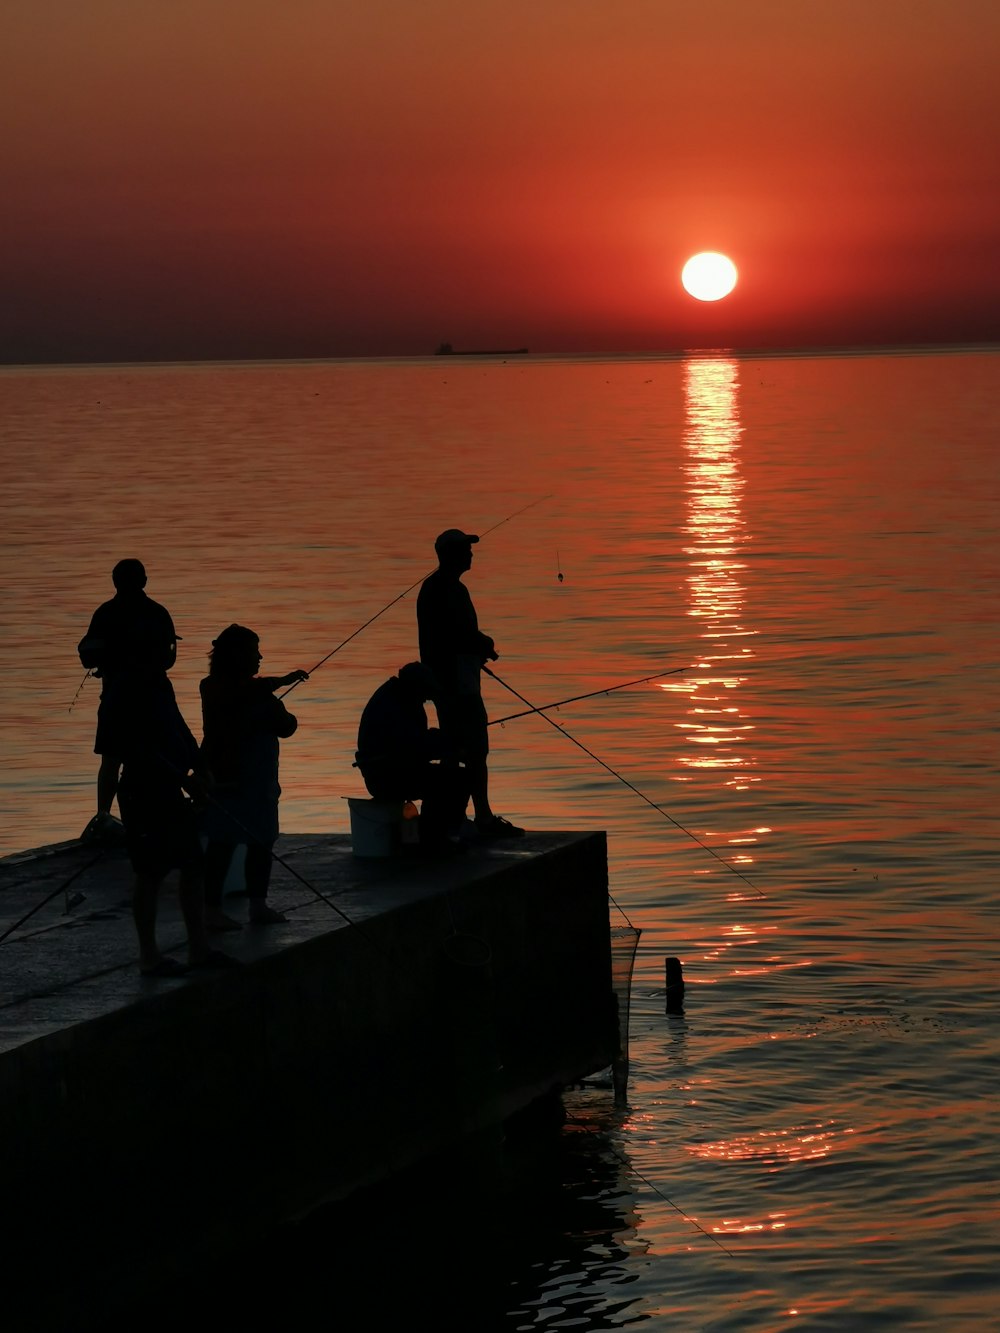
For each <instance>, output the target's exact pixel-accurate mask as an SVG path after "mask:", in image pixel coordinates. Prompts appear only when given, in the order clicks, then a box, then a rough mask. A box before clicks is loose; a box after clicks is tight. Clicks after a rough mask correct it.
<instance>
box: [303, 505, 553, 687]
mask: <svg viewBox="0 0 1000 1333" xmlns="http://www.w3.org/2000/svg"><path fill="white" fill-rule="evenodd" d="M553 494H554V492H553V491H550V492H549V493H548V494H547V495H540V496H539V497H538V499H537V500H532V501H531V503H530V504H526V505H524V506H522V508H520V509H515V510H514V512H513V514H508V515H507V517H506V518H502V519H501V520H500V522H499V523H494V524H493V526H492V527H491V528H487V529H486V530H485V531H484V532H483V534H482V535H483V536H484V537H487V536H489V534H490V533H491V532H496V530H497V528H502V527H503V525H504V524H505V523H509V522H510V521H511V519H512V518H517V516H518V515H519V514H523V513H525V512H526V510H528V509H533V508H534V507H535V505H538V504H541V503H542V501H543V500H550V499H551V498H552V496H553ZM431 573H433V570H431V571H430V572H429V573H428V574H423V575H421V577H420V578H419V579H417V580H416V582H415V583H411V584H410V586H409V587H408V588H404V589H403V591H402V592H401V593H400V594H399V596H398V597H394V598H393V599H392V601H391V602H386V604H385V606H383V607H382V609H381V611H376V612H375V614H374V615H373V616H369V618H368V619H367V620H366V621H365V623H364V624H363V625H359V626H358V628H357V629H356V630H355V631H354V633H353V634H348V636H347V638H346V639H342V640H341V642H340V643H338V644H337V646H336V648H331V649H330V651H329V652H328V653H327V655H326V656H325V657H321V658H320V660H319V661H318V662H317V663H316V665H315V666H314V667H313V668H312V671H309V672H308V673H307V674H308V675H310V676H311V675H312V673H313V671H318V670H319V669H320V667H321V666H324V665H325V664H326V663H327V662H329V660H330V658H331V657H333V656H334V655H335V654H336V653H339V652H340V650H341V648H346V647H347V645H348V644H349V643H350V642H351V640H352V639H356V638H357V637H358V635H359V634H360V633H361V632H362V630H366V629H367V628H368V626H369V625H372V624H374V623H375V621H376V620H378V618H379V617H380V616H384V615H385V613H386V611H388V610H389V609H390V608H391V607H394V606H395V605H396V603H397V602H401V601H402V600H403V598H404V597H405V596H406V595H407V594H408V593H411V592H412V591H413V589H414V588H417V587H419V586H420V584H421V583H423V581H424V579H426V578H429V577H430V574H431ZM301 683H302V682H301V681H296V682H295V684H294V685H289V687H288V689H287V690H284V691H283V692H282V693H281V694H279V695H278V698H279V699H284V697H285V695H286V694H291V692H292V690H294V689H295V685H300V684H301Z"/></svg>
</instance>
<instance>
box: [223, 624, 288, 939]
mask: <svg viewBox="0 0 1000 1333" xmlns="http://www.w3.org/2000/svg"><path fill="white" fill-rule="evenodd" d="M260 663H261V653H260V640H259V638H258V637H257V635H256V634H255V633H254V631H253V630H252V629H247V628H246V626H245V625H230V626H229V627H228V629H224V630H223V631H222V633H221V634H220V635H219V637H218V638H217V639H215V640H213V642H212V651H211V653H210V654H209V667H208V675H207V676H206V677H205V678H204V679H203V680H202V682H201V716H202V724H203V731H204V740H203V741H202V746H201V754H202V759H203V761H204V763H205V765H206V768H207V769H208V771H209V773H210V774H211V776H212V780H213V788H212V793H213V799H212V801H211V804H210V805H209V808H208V810H207V812H206V816H205V832H206V833H207V835H208V847H207V848H206V851H205V904H206V912H207V921H208V926H209V929H210V930H238V929H239V928H240V923H239V922H238V921H236V920H235V919H234V918H232V917H230V916H227V915H226V914H225V912H223V910H222V893H223V887H224V884H225V879H226V874H227V872H228V870H229V865H230V862H231V861H232V858H233V853H234V852H235V850H236V848H237V846H238V845H239V844H241V843H244V844H245V845H246V849H247V850H246V867H245V872H244V873H245V878H246V891H247V897H248V898H249V900H250V903H249V917H250V921H251V922H252V923H253V924H255V925H282V924H283V923H284V922H286V921H287V920H288V918H287V917H286V916H285V915H284V913H283V912H279V911H278V910H277V908H274V907H272V906H271V905H270V904H269V903H268V901H267V891H268V887H269V886H270V882H271V859H272V858H271V848H272V847H273V846H274V844H275V843H276V842H277V840H278V801H279V798H280V796H281V787H280V786H279V785H278V755H279V738H281V737H286V736H291V735H293V734H294V732H295V730H296V728H297V727H298V721H297V719H296V717H295V715H294V714H293V713H290V712H289V711H288V709H287V708H286V707H285V705H284V704H283V703H282V702H281V700H280V699H276V698H275V697H274V691H275V690H278V689H281V688H282V687H283V686H286V685H297V684H298V683H299V682H300V681H303V680H308V679H309V675H308V672H305V671H289V672H288V674H287V675H284V676H258V674H257V672H258V671H259V669H260Z"/></svg>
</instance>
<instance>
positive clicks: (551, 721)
mask: <svg viewBox="0 0 1000 1333" xmlns="http://www.w3.org/2000/svg"><path fill="white" fill-rule="evenodd" d="M483 670H484V671H485V672H486V674H487V676H492V677H493V679H494V680H495V681H496V682H497V684H498V685H502V686H503V687H504V689H505V690H509V691H510V692H511V694H513V695H514V696H515V697H516V698H518V699H520V700H521V702H522V703H523V704H527V705H528V710H529V712H532V713H535V712H537V713H538V715H539V717H541V718H543V719H544V720H545V721H546V722H547V723H548V724H549V726H550V727H555V729H556V731H561V732H562V734H563V735H564V736H565V737H566V739H567V740H568V741H572V742H573V744H574V745H576V746H577V747H578V748H579V749H581V750H582V751H583V752H584V754H587V755H589V756H590V758H591V759H593V760H594V761H595V762H596V763H598V764H600V765H601V767H602V768H604V769H607V771H608V772H609V773H610V774H611V776H612V777H615V778H617V779H618V781H619V782H623V783H624V784H625V786H626V787H628V789H629V791H634V792H635V794H636V796H638V797H639V798H640V799H641V800H643V801H645V802H646V804H647V805H649V806H652V808H653V809H654V810H656V811H658V812H659V813H660V814H661V815H662V816H663V818H664V819H669V821H670V822H671V824H673V826H674V828H677V829H680V831H681V833H683V834H685V835H686V836H687V837H689V838H690V839H691V841H692V842H696V843H697V844H698V846H699V847H701V848H703V850H704V851H706V852H708V853H709V855H710V856H714V857H715V859H716V860H717V861H718V862H719V863H720V865H724V866H725V867H726V869H727V870H731V871H732V873H733V874H734V875H737V876H738V877H739V878H740V879H741V880H742V881H743V882H744V884H748V885H749V886H750V888H751V889H753V891H754V893H756V894H759V896H760V897H761V898H763V897H764V896H765V895H764V894H763V893H762V892H761V890H760V889H758V888H757V886H756V884H753V883H751V881H750V880H749V879H747V877H746V875H744V874H743V872H742V871H740V870H737V869H736V867H735V866H734V865H730V863H729V862H728V861H727V860H726V859H725V857H723V856H720V855H719V853H718V852H717V851H716V850H715V848H714V847H709V845H708V843H707V842H702V840H701V839H700V838H699V837H698V836H697V834H695V833H692V832H691V830H690V829H686V828H685V827H684V825H683V824H680V823H678V822H677V820H676V819H674V817H673V815H671V814H668V813H667V811H666V810H664V809H663V807H662V806H661V805H657V804H656V802H655V801H651V800H650V799H649V797H648V796H647V795H646V794H645V793H644V792H641V791H640V790H639V788H638V787H636V786H634V785H633V784H632V783H631V782H629V780H628V778H625V777H622V775H621V773H619V772H617V770H615V769H613V768H612V767H611V765H610V764H606V763H605V762H604V760H603V759H601V758H600V756H599V755H596V754H594V752H593V750H588V749H587V747H586V745H584V744H583V742H582V741H578V740H577V739H576V737H575V736H571V735H570V734H569V732H568V731H567V730H566V728H565V727H563V726H560V724H559V723H558V722H556V721H555V719H554V718H551V717H549V716H548V714H547V713H543V712H541V711H540V710H539V709H536V708H533V707H532V704H531V701H530V700H529V699H526V698H525V697H524V695H523V694H518V692H517V690H515V689H514V687H513V685H508V684H507V682H506V681H505V680H501V679H500V677H499V676H498V675H497V673H496V672H495V671H491V670H490V668H489V667H488V666H485V665H484V666H483Z"/></svg>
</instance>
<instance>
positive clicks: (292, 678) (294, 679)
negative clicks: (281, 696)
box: [281, 671, 309, 685]
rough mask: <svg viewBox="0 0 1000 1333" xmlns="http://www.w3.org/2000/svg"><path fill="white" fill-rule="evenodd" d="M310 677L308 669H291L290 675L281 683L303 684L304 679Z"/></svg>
mask: <svg viewBox="0 0 1000 1333" xmlns="http://www.w3.org/2000/svg"><path fill="white" fill-rule="evenodd" d="M308 679H309V672H308V671H289V673H288V675H287V676H286V677H285V679H284V680H283V681H282V682H281V683H282V684H283V685H301V684H302V682H303V681H304V680H308Z"/></svg>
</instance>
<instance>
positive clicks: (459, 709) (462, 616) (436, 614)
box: [417, 528, 524, 839]
mask: <svg viewBox="0 0 1000 1333" xmlns="http://www.w3.org/2000/svg"><path fill="white" fill-rule="evenodd" d="M478 541H479V538H478V537H477V536H474V535H473V534H472V533H468V532H462V531H461V529H459V528H448V529H447V531H445V532H442V533H441V534H440V536H439V537H438V538H437V540H436V541H435V543H434V550H435V552H436V554H437V558H438V567H437V569H436V570H435V571H434V573H433V574H430V575H428V577H427V578H426V579H424V581H423V583H422V584H421V587H420V592H419V594H418V595H417V631H418V636H419V642H420V660H421V662H423V664H424V666H426V667H427V668H428V669H429V670H430V671H431V673H432V674H433V676H434V678H435V680H436V682H437V693H436V694H435V696H434V703H435V706H436V708H437V714H438V722H439V724H440V727H441V735H442V737H443V739H444V740H445V742H446V744H447V745H448V746H449V748H450V749H452V750H454V751H455V752H457V753H458V754H460V755H461V757H462V759H463V761H464V763H465V768H466V772H467V776H468V780H469V790H470V793H471V798H472V807H473V813H474V818H475V827H476V834H477V836H478V837H480V838H488V839H494V838H512V837H520V836H522V835H523V833H524V829H523V828H518V827H517V825H515V824H512V823H511V822H510V821H509V820H507V819H504V818H503V817H502V816H501V815H497V814H494V813H493V810H492V808H491V806H490V799H489V770H488V763H487V756H488V755H489V748H490V747H489V732H488V730H487V717H486V705H485V704H484V703H483V696H482V689H481V672H482V668H483V667H484V666H485V664H486V662H487V661H492V662H495V661H496V660H497V657H498V654H497V651H496V648H495V647H494V644H493V640H492V639H491V638H490V636H489V635H488V634H484V633H483V632H482V631H481V630H480V628H479V619H478V617H477V615H476V608H475V607H474V606H473V604H472V597H471V596H470V594H469V590H468V588H466V586H465V584H464V583H463V582H462V575H463V574H465V573H466V572H467V571H468V570H469V569H471V568H472V548H473V546H474V545H475V544H476V542H478Z"/></svg>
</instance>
